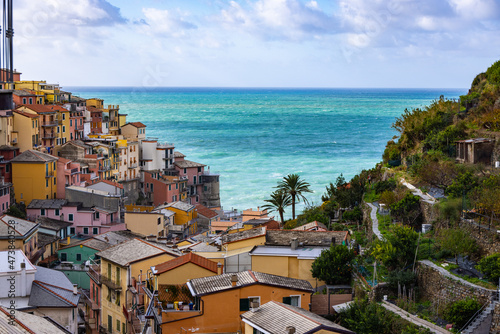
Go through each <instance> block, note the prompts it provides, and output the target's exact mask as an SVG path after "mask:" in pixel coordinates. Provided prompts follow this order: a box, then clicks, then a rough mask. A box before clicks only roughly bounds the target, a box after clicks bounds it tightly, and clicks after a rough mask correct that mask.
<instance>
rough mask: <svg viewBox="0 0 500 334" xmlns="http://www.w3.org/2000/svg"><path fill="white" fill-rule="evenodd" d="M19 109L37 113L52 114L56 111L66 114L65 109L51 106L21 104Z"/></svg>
mask: <svg viewBox="0 0 500 334" xmlns="http://www.w3.org/2000/svg"><path fill="white" fill-rule="evenodd" d="M20 107H25V108H27V109H30V110H33V111H35V112H37V113H53V112H57V111H62V112H68V110H67V109H65V108H63V107H61V106H58V105H53V104H28V105H24V104H23V105H21V106H20Z"/></svg>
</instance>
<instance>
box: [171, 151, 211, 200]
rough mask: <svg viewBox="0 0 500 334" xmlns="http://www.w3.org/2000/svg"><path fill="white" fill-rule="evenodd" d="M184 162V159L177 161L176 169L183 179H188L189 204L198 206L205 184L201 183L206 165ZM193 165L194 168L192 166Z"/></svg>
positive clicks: (177, 159)
mask: <svg viewBox="0 0 500 334" xmlns="http://www.w3.org/2000/svg"><path fill="white" fill-rule="evenodd" d="M186 162H188V161H187V160H184V158H183V157H182V158H176V159H175V164H174V165H175V169H176V170H177V171H178V172H179V175H180V176H181V177H187V188H188V202H189V203H190V204H193V205H196V204H198V203H200V198H201V196H202V191H203V184H202V183H201V181H202V178H203V174H204V168H205V165H202V164H198V163H196V162H194V163H193V162H191V161H189V162H188V163H186ZM191 165H192V166H191Z"/></svg>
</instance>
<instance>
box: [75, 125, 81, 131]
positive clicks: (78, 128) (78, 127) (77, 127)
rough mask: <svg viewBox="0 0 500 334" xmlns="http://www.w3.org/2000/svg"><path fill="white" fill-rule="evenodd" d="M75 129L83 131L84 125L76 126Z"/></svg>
mask: <svg viewBox="0 0 500 334" xmlns="http://www.w3.org/2000/svg"><path fill="white" fill-rule="evenodd" d="M75 129H77V130H83V124H82V125H77V126H75Z"/></svg>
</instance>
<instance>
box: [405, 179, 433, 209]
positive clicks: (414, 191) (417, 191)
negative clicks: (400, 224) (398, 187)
mask: <svg viewBox="0 0 500 334" xmlns="http://www.w3.org/2000/svg"><path fill="white" fill-rule="evenodd" d="M400 181H401V184H402V185H404V186H405V187H406V188H408V189H410V190H411V193H412V194H413V195H415V196H419V197H420V198H421V199H422V200H423V201H424V202H427V203H429V204H432V205H434V204H436V199H435V198H434V197H432V196H429V195H426V194H424V193H423V192H422V190H420V189H418V188H416V187H415V186H414V185H413V184H411V183H408V182H406V180H405V179H403V178H401V180H400Z"/></svg>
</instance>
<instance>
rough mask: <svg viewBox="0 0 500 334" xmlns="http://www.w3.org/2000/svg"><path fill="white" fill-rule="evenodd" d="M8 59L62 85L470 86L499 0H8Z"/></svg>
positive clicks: (499, 25) (492, 43) (498, 27)
mask: <svg viewBox="0 0 500 334" xmlns="http://www.w3.org/2000/svg"><path fill="white" fill-rule="evenodd" d="M14 32H15V34H14V67H15V68H16V69H17V70H18V71H20V72H22V73H23V76H22V79H25V80H47V81H48V82H50V83H59V84H60V85H62V86H63V87H64V86H135V87H141V86H147V87H150V86H151V87H171V86H174V87H185V86H186V87H363V88H364V87H376V88H382V87H385V88H402V87H407V88H467V87H470V83H471V82H472V80H473V79H474V77H475V76H476V75H477V74H478V73H480V72H483V71H485V70H486V68H488V67H489V66H490V65H491V64H492V63H494V62H495V61H496V60H498V59H500V0H387V1H382V0H325V1H323V0H233V1H228V0H36V1H35V0H15V1H14Z"/></svg>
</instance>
